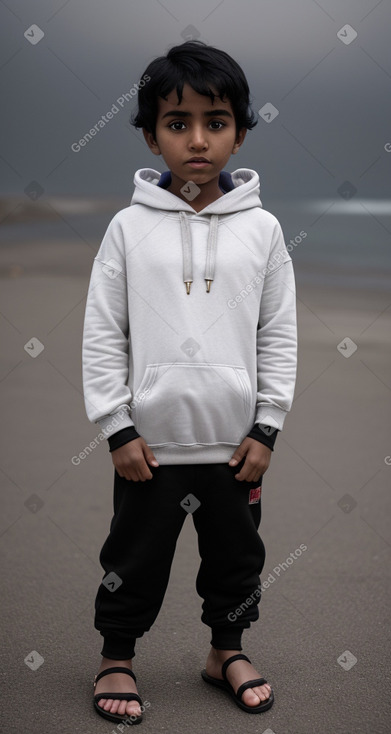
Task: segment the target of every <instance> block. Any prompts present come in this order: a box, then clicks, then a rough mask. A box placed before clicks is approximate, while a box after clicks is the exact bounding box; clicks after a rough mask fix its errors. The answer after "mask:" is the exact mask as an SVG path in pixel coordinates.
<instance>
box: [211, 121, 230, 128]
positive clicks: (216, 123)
mask: <svg viewBox="0 0 391 734" xmlns="http://www.w3.org/2000/svg"><path fill="white" fill-rule="evenodd" d="M210 124H211V125H221V127H225V126H226V125H225V122H220V120H212V121H211V123H210ZM221 127H215V128H214V130H221Z"/></svg>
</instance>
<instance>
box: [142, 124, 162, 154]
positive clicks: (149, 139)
mask: <svg viewBox="0 0 391 734" xmlns="http://www.w3.org/2000/svg"><path fill="white" fill-rule="evenodd" d="M143 135H144V138H145V141H146V143H147V145H148V148H149V149H150V151H152V153H154V155H160V148H159V146H158V144H157V142H156V140H155V138H154V137H153V135H152V133H149V132H148V131H147V130H145V128H144V127H143Z"/></svg>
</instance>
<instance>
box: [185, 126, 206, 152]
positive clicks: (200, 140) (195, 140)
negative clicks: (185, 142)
mask: <svg viewBox="0 0 391 734" xmlns="http://www.w3.org/2000/svg"><path fill="white" fill-rule="evenodd" d="M189 147H190V148H191V149H196V150H205V148H206V147H207V142H206V138H205V132H204V130H203V128H202V126H196V125H195V126H194V127H193V129H192V132H191V135H190V139H189Z"/></svg>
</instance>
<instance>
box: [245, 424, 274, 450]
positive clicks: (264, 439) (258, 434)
mask: <svg viewBox="0 0 391 734" xmlns="http://www.w3.org/2000/svg"><path fill="white" fill-rule="evenodd" d="M268 429H269V430H272V433H271V434H270V435H268V434H267V433H265V431H263V430H262V428H260V427H259V423H255V424H254V425H253V427H252V429H251V431H250V433H248V434H247V436H248V437H249V438H255V440H256V441H259V442H260V443H264V444H265V446H267V447H268V448H269V449H271V450H272V451H274V444H275V442H276V438H277V434H278V432H279V429H278V428H274V426H268Z"/></svg>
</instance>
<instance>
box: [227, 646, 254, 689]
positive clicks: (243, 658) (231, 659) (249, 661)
mask: <svg viewBox="0 0 391 734" xmlns="http://www.w3.org/2000/svg"><path fill="white" fill-rule="evenodd" d="M235 660H247V662H248V663H250V664H251V660H249V659H248V657H247V655H243V654H242V653H240V654H239V655H231V657H230V658H228V659H227V660H226V661H225V663H223V665H222V667H221V673H222V676H223V678H224V680H225V681H227V683H229V680H228V678H227V676H226V670H227V668H228V666H229V665H231V663H233V662H234V661H235ZM230 685H231V684H230Z"/></svg>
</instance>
